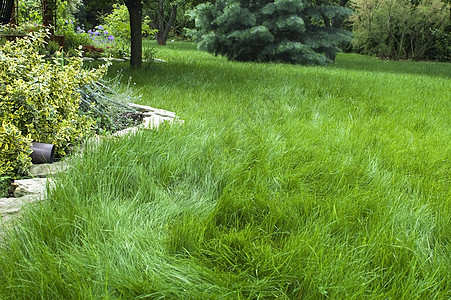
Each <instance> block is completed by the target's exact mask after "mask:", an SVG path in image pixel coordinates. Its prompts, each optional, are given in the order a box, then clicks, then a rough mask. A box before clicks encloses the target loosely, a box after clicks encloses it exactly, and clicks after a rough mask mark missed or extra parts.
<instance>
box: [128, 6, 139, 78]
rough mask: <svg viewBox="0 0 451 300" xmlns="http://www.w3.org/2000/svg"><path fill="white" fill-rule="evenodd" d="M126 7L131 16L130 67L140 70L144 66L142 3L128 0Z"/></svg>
mask: <svg viewBox="0 0 451 300" xmlns="http://www.w3.org/2000/svg"><path fill="white" fill-rule="evenodd" d="M125 5H126V6H127V8H128V13H129V15H130V36H131V44H130V48H131V58H130V67H132V68H136V69H137V68H140V67H141V65H142V51H143V50H142V7H143V5H142V2H141V0H127V1H125Z"/></svg>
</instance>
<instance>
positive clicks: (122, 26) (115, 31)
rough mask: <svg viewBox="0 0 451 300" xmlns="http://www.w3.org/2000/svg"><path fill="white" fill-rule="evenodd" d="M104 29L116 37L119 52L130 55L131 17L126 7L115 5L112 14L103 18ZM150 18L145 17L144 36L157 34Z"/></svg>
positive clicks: (143, 24)
mask: <svg viewBox="0 0 451 300" xmlns="http://www.w3.org/2000/svg"><path fill="white" fill-rule="evenodd" d="M101 21H102V24H103V27H104V28H105V30H107V31H108V32H109V34H111V35H113V36H114V41H115V43H116V46H115V48H116V49H117V51H121V52H127V53H130V16H129V13H128V9H127V7H126V6H125V5H123V4H122V5H119V4H113V10H112V12H111V13H109V14H107V15H106V16H104V17H102V18H101ZM149 21H150V20H149V17H148V16H144V17H143V20H142V33H143V35H152V34H154V33H155V31H154V30H152V29H151V28H150V27H149Z"/></svg>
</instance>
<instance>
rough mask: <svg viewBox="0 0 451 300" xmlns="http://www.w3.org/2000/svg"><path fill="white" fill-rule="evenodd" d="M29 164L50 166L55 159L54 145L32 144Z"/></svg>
mask: <svg viewBox="0 0 451 300" xmlns="http://www.w3.org/2000/svg"><path fill="white" fill-rule="evenodd" d="M31 150H32V151H33V152H31V162H32V163H34V164H44V163H47V164H51V163H53V159H54V158H55V145H53V144H44V143H37V142H33V143H32V146H31Z"/></svg>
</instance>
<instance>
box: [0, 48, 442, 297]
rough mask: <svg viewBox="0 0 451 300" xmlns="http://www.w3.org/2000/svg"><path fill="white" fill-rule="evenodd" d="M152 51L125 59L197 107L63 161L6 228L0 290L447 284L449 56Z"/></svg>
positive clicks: (378, 293)
mask: <svg viewBox="0 0 451 300" xmlns="http://www.w3.org/2000/svg"><path fill="white" fill-rule="evenodd" d="M171 48H175V50H174V49H171ZM158 56H159V57H161V58H164V59H166V60H167V61H168V63H166V64H154V65H152V66H151V69H149V70H146V71H139V72H131V71H129V70H124V71H123V72H124V73H125V74H126V75H131V76H132V77H133V81H135V82H137V86H138V87H140V88H141V89H142V92H143V99H142V102H143V103H144V104H149V105H152V106H155V107H159V108H164V109H168V110H173V111H175V112H177V114H179V115H180V116H181V117H182V119H184V120H185V121H186V122H185V125H183V126H173V127H165V128H162V129H161V130H159V131H158V132H152V131H150V132H142V133H140V134H138V135H137V136H135V137H134V138H130V139H123V140H117V141H111V142H109V143H105V144H103V145H102V146H100V147H98V148H97V149H96V150H94V151H92V152H90V153H87V154H86V155H85V156H84V157H83V159H81V160H80V161H79V162H78V163H77V164H76V165H75V167H74V168H73V169H72V170H71V171H70V172H69V173H68V174H67V175H65V176H62V177H61V179H60V181H59V183H58V185H57V189H56V190H55V191H54V192H53V193H52V194H51V196H50V199H49V200H48V201H45V202H43V203H42V204H41V205H39V207H37V209H35V210H30V211H28V213H27V214H26V217H24V218H23V220H22V221H21V222H20V224H19V226H18V227H17V229H16V230H15V231H14V232H13V233H12V236H11V237H10V240H9V241H8V243H7V244H6V245H4V246H2V247H3V248H2V250H1V252H0V287H1V288H0V298H40V297H41V296H42V297H43V298H50V297H61V298H62V297H64V298H90V297H92V298H96V299H98V298H101V297H106V298H108V297H111V298H116V297H122V298H132V297H149V298H157V297H166V298H177V299H178V298H181V297H186V298H197V299H198V298H225V299H237V298H246V299H247V298H249V299H254V298H268V299H273V298H275V297H281V298H303V299H320V298H321V297H324V298H326V297H330V298H332V299H341V298H348V299H352V298H356V299H361V298H364V297H367V298H371V299H378V298H380V299H386V298H393V299H447V298H449V297H451V267H450V264H449V257H451V247H450V239H451V227H450V226H449V224H450V222H451V191H450V188H449V186H450V184H451V179H450V178H451V144H450V143H449V141H450V140H451V124H450V123H451V118H450V115H451V109H450V107H451V106H450V102H451V100H450V98H449V90H450V87H451V79H450V78H451V68H450V65H449V64H448V65H446V64H431V63H409V62H398V63H394V62H383V61H378V60H375V59H371V58H368V57H361V56H356V55H342V56H339V58H338V61H337V65H336V66H333V67H329V68H318V67H300V66H287V65H272V64H250V63H249V64H243V63H232V62H227V61H225V60H224V59H222V58H216V57H212V56H210V55H208V54H205V53H200V52H195V51H193V46H192V45H189V44H170V45H169V46H168V47H167V49H161V50H159V55H158ZM124 66H125V65H124ZM120 67H121V65H116V66H115V68H117V69H118V68H120ZM112 73H114V70H112Z"/></svg>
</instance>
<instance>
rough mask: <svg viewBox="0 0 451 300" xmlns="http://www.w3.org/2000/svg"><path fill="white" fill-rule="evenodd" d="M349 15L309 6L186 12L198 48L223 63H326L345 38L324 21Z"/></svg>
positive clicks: (260, 4) (225, 3)
mask: <svg viewBox="0 0 451 300" xmlns="http://www.w3.org/2000/svg"><path fill="white" fill-rule="evenodd" d="M349 14H350V10H349V9H347V8H344V7H339V6H333V5H315V4H312V3H311V2H310V1H295V0H276V1H269V0H267V1H249V2H247V1H238V0H219V1H216V2H215V3H214V4H210V3H207V4H201V5H199V6H197V7H196V9H195V10H192V11H191V12H190V15H191V17H192V18H193V19H194V20H195V23H196V29H195V30H192V31H191V34H192V35H193V36H195V37H196V38H197V39H198V40H199V48H200V49H205V50H207V51H208V52H211V53H214V54H221V55H224V56H226V57H227V58H228V59H234V60H238V61H276V62H289V63H300V64H326V63H329V62H330V59H329V58H328V57H329V56H331V55H332V56H335V54H336V53H337V52H338V51H339V48H338V46H339V44H340V43H342V42H344V41H347V40H349V39H350V35H349V32H347V31H345V30H342V29H340V28H333V27H331V26H330V24H328V23H326V22H324V18H326V17H327V18H328V19H332V18H335V17H341V16H347V15H349ZM326 56H327V57H326Z"/></svg>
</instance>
